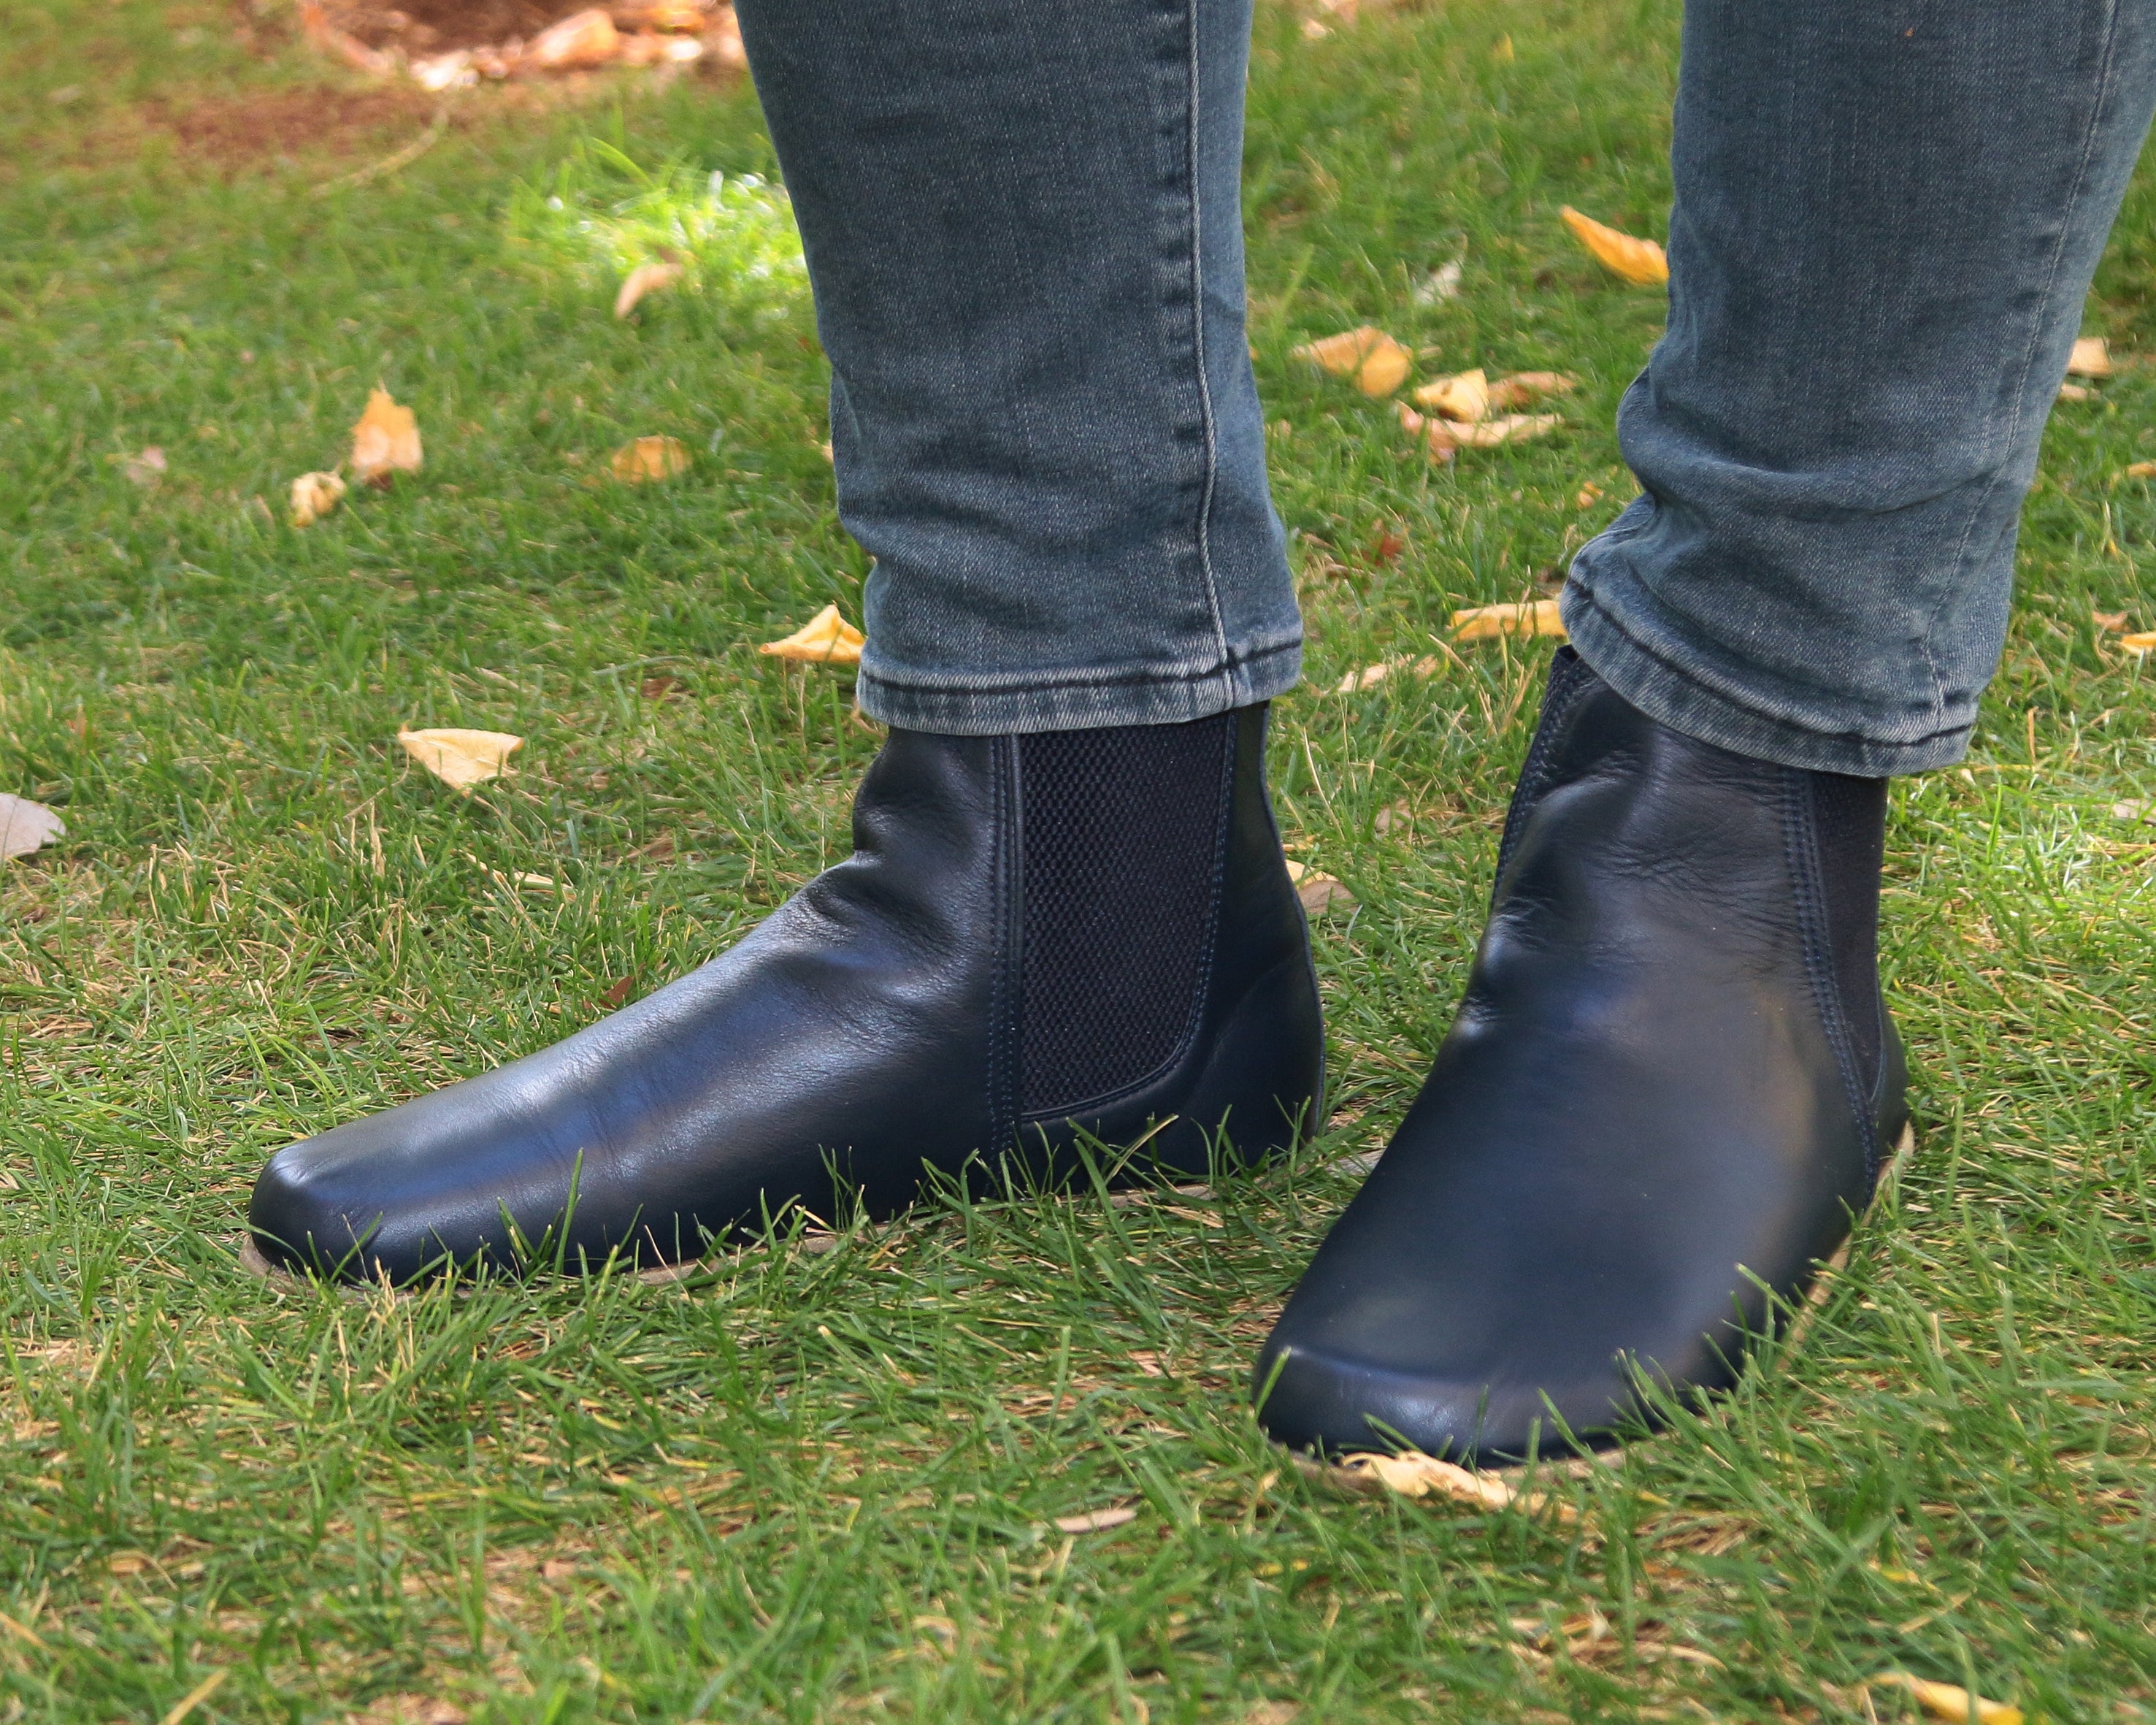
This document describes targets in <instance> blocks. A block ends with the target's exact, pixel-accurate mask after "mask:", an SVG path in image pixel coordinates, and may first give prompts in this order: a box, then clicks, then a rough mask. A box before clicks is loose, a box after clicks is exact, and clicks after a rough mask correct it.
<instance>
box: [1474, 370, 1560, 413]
mask: <svg viewBox="0 0 2156 1725" xmlns="http://www.w3.org/2000/svg"><path fill="white" fill-rule="evenodd" d="M1578 387H1579V380H1578V378H1571V377H1567V376H1566V375H1565V374H1564V373H1563V372H1561V371H1519V372H1514V373H1512V376H1510V377H1509V378H1498V379H1497V381H1496V383H1494V384H1491V386H1490V405H1491V408H1493V409H1496V411H1497V412H1499V413H1502V412H1504V411H1505V410H1506V409H1508V408H1515V407H1525V406H1526V405H1527V404H1528V403H1529V402H1531V401H1537V400H1539V399H1541V398H1542V397H1543V396H1545V395H1569V394H1572V392H1573V390H1574V389H1578Z"/></svg>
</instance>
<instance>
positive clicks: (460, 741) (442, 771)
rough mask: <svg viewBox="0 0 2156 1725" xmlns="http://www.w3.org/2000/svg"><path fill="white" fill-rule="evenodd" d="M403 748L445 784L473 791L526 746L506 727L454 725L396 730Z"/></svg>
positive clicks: (506, 767)
mask: <svg viewBox="0 0 2156 1725" xmlns="http://www.w3.org/2000/svg"><path fill="white" fill-rule="evenodd" d="M397 740H398V742H399V743H400V744H403V748H404V752H405V753H406V754H408V755H410V756H411V757H412V759H413V760H416V761H418V763H419V765H421V766H423V767H424V768H426V770H428V771H429V772H430V773H432V774H433V775H434V776H435V777H436V778H437V779H439V780H441V781H442V782H443V783H444V785H449V786H450V787H451V788H453V789H454V790H458V791H460V792H462V793H463V794H464V795H465V796H470V795H471V790H472V786H474V785H483V784H485V782H486V781H487V780H489V779H495V778H499V777H500V775H502V774H503V773H504V772H506V770H508V766H509V757H510V756H511V754H514V753H516V750H518V749H521V748H522V747H523V746H524V739H523V738H521V737H512V736H511V735H510V734H509V733H508V732H506V731H468V730H464V729H459V728H457V727H455V726H444V727H442V728H439V729H432V730H423V731H412V730H403V731H399V732H398V734H397Z"/></svg>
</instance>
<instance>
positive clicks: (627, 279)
mask: <svg viewBox="0 0 2156 1725" xmlns="http://www.w3.org/2000/svg"><path fill="white" fill-rule="evenodd" d="M680 279H681V266H680V265H679V264H670V263H658V264H639V265H637V266H636V267H635V268H634V270H630V271H629V274H628V275H624V277H623V278H622V283H621V291H620V292H619V293H618V294H616V295H615V296H613V315H614V316H615V317H628V316H629V313H630V312H634V310H635V309H636V302H637V301H639V300H640V299H642V298H643V297H644V296H645V295H646V294H653V293H657V292H658V291H660V289H661V288H668V287H671V286H673V285H674V284H675V282H677V281H680Z"/></svg>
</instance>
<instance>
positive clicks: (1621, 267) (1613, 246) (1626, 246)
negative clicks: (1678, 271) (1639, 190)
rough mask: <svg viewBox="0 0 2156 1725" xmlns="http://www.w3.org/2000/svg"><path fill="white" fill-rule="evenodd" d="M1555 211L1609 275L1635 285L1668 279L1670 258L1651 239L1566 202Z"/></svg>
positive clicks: (1641, 285) (1645, 284)
mask: <svg viewBox="0 0 2156 1725" xmlns="http://www.w3.org/2000/svg"><path fill="white" fill-rule="evenodd" d="M1558 214H1559V215H1561V216H1563V218H1564V224H1565V226H1567V227H1568V228H1569V229H1572V231H1573V234H1575V235H1576V236H1577V237H1578V240H1579V243H1580V244H1581V245H1584V246H1585V247H1586V248H1587V249H1588V250H1589V252H1590V253H1591V254H1593V255H1594V260H1595V262H1597V263H1598V264H1599V265H1602V267H1603V268H1604V269H1605V270H1608V271H1609V273H1610V274H1611V275H1615V276H1618V277H1620V278H1621V279H1622V280H1624V281H1629V282H1631V283H1632V284H1633V285H1634V286H1638V287H1650V286H1656V285H1658V284H1660V283H1662V282H1666V281H1668V280H1669V279H1670V260H1669V259H1668V257H1667V256H1666V255H1665V254H1664V252H1663V250H1662V249H1661V246H1659V245H1655V242H1654V241H1653V240H1651V239H1640V238H1639V237H1638V236H1637V235H1636V234H1626V233H1624V232H1621V231H1620V229H1615V228H1611V227H1605V226H1604V224H1602V223H1600V222H1598V221H1596V220H1595V219H1594V217H1592V216H1587V215H1582V214H1580V213H1579V212H1578V210H1576V209H1573V207H1572V206H1571V205H1570V204H1569V203H1568V204H1566V205H1565V206H1564V207H1563V209H1560V210H1558Z"/></svg>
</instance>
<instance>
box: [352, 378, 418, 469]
mask: <svg viewBox="0 0 2156 1725" xmlns="http://www.w3.org/2000/svg"><path fill="white" fill-rule="evenodd" d="M418 471H419V421H418V419H417V418H416V417H415V416H414V415H413V412H412V409H410V408H408V407H399V406H398V404H396V403H395V402H394V401H393V400H391V399H390V396H389V392H388V390H387V389H380V388H377V389H373V390H372V391H371V392H370V393H369V394H368V395H367V411H366V412H364V413H362V415H360V416H359V419H358V420H357V422H356V423H355V424H354V425H353V426H352V477H353V478H354V479H356V480H357V481H359V482H360V483H361V484H362V485H377V486H379V485H387V484H388V482H389V476H390V475H391V474H393V473H417V472H418Z"/></svg>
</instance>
